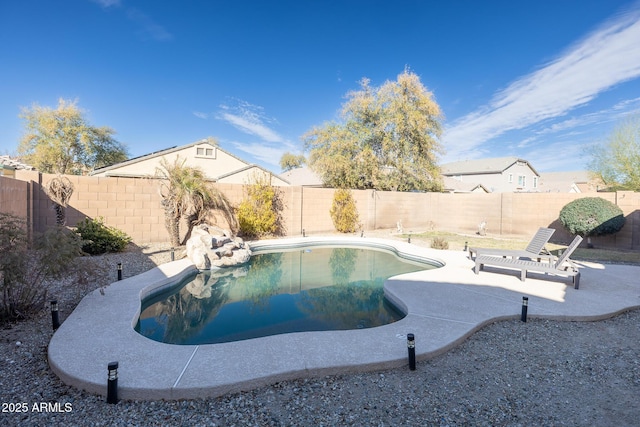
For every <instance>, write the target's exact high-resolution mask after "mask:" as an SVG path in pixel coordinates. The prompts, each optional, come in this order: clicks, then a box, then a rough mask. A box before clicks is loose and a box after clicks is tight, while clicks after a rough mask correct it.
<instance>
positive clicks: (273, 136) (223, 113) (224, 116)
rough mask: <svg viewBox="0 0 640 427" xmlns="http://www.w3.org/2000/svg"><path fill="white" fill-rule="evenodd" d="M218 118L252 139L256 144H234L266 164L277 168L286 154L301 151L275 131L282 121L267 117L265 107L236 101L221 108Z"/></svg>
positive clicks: (217, 114) (252, 142)
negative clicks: (275, 127)
mask: <svg viewBox="0 0 640 427" xmlns="http://www.w3.org/2000/svg"><path fill="white" fill-rule="evenodd" d="M215 118H216V119H217V120H220V121H223V122H225V123H227V124H229V125H231V126H233V127H234V128H235V129H237V130H239V131H240V132H242V133H244V134H246V135H249V136H250V137H252V139H253V141H250V142H238V141H233V142H232V144H233V145H234V146H235V147H236V148H237V149H238V150H241V151H243V152H245V153H248V154H250V155H251V156H253V157H254V158H256V159H258V160H260V161H262V162H264V163H268V164H270V165H274V166H277V165H278V163H279V161H280V158H281V157H282V155H283V154H284V153H285V152H287V151H297V147H296V145H295V144H293V143H292V142H291V141H290V140H289V139H287V138H286V137H284V136H282V135H280V134H279V133H278V132H277V131H276V130H274V129H273V126H274V125H277V124H278V121H277V120H276V119H274V118H272V117H269V116H268V115H267V114H265V111H264V108H263V107H261V106H258V105H254V104H251V103H249V102H246V101H243V100H239V99H234V100H232V102H231V103H228V104H223V105H220V108H219V111H218V112H217V113H216V114H215ZM255 139H258V141H256V140H255Z"/></svg>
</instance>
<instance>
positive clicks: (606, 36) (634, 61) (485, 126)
mask: <svg viewBox="0 0 640 427" xmlns="http://www.w3.org/2000/svg"><path fill="white" fill-rule="evenodd" d="M638 40H640V9H638V8H636V9H634V10H631V11H628V12H627V13H625V14H621V15H619V16H617V17H615V18H614V19H612V20H610V21H607V22H606V23H605V24H604V25H603V26H602V27H600V28H598V29H597V30H596V31H594V32H593V33H591V34H590V35H588V36H587V37H586V38H584V39H583V40H582V41H580V42H579V43H577V44H576V45H574V46H573V47H571V48H570V49H568V50H567V51H566V52H565V53H564V54H563V55H561V56H559V57H558V58H557V59H555V60H554V61H552V62H550V63H549V64H547V65H545V66H543V67H542V68H541V69H539V70H538V71H535V72H533V73H531V74H529V75H527V76H524V77H522V78H521V79H519V80H516V81H515V82H513V83H512V84H510V85H509V86H508V87H507V88H506V89H504V90H502V91H500V92H498V93H496V94H495V95H494V97H493V99H492V100H491V102H490V103H489V104H488V105H487V106H485V107H483V108H481V109H480V110H478V111H475V112H473V113H471V114H469V115H467V116H464V117H462V118H460V119H458V120H456V121H455V122H454V123H453V125H452V126H451V127H450V128H449V129H447V130H446V132H445V135H444V137H443V142H444V145H445V147H446V150H447V156H446V157H447V158H451V159H452V160H453V159H455V158H459V157H465V158H472V157H470V155H471V154H472V153H473V154H475V153H477V152H478V147H480V146H481V145H482V143H484V142H486V141H489V140H491V139H492V138H495V137H497V136H499V135H501V134H503V133H505V132H507V131H510V130H515V129H522V128H526V127H528V126H531V125H533V124H536V123H540V122H542V121H544V120H548V119H552V118H557V117H561V116H563V115H565V114H567V112H569V111H570V110H572V109H574V108H577V107H580V106H583V105H585V104H587V103H588V102H589V101H591V100H592V99H594V98H595V97H596V96H598V94H599V93H601V92H603V91H606V90H607V89H610V88H612V87H613V86H615V85H617V84H620V83H623V82H625V81H628V80H631V79H634V78H637V77H638V76H640V42H638ZM571 124H572V123H571V122H567V123H565V126H567V127H568V126H569V125H571ZM573 124H574V125H575V123H573Z"/></svg>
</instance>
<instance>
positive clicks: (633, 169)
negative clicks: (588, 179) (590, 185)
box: [588, 114, 640, 191]
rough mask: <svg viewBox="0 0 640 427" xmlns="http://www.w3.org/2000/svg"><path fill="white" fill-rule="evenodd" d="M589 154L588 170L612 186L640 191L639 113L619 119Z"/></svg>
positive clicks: (613, 188) (614, 188)
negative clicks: (611, 130)
mask: <svg viewBox="0 0 640 427" xmlns="http://www.w3.org/2000/svg"><path fill="white" fill-rule="evenodd" d="M590 154H591V161H590V162H589V165H588V167H589V170H590V171H591V172H592V173H593V174H594V175H595V176H596V177H598V178H600V179H602V181H603V182H604V183H605V185H607V186H608V187H609V188H610V189H612V190H631V191H640V114H636V115H633V116H629V117H627V118H626V119H625V120H623V121H622V122H620V123H619V124H618V125H617V126H616V127H615V129H614V130H613V132H612V133H611V135H610V136H609V138H608V139H607V140H605V141H602V142H601V143H600V144H596V145H595V146H593V147H592V148H591V153H590Z"/></svg>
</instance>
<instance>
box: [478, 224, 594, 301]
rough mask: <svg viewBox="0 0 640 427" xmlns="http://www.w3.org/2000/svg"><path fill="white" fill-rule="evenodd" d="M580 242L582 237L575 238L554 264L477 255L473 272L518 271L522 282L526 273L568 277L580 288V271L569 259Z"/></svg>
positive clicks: (575, 286)
mask: <svg viewBox="0 0 640 427" xmlns="http://www.w3.org/2000/svg"><path fill="white" fill-rule="evenodd" d="M580 242H582V237H580V236H576V238H575V239H573V242H571V244H570V245H569V247H568V248H567V249H566V250H565V251H564V253H563V254H562V255H561V256H560V257H559V258H558V260H557V261H556V262H555V263H549V262H538V261H530V260H524V259H519V258H500V257H497V256H491V255H478V256H476V265H475V267H474V270H473V271H474V272H475V273H476V274H478V273H479V272H480V270H482V268H483V267H484V266H485V265H490V266H492V267H504V268H509V269H514V270H520V280H522V281H523V282H524V280H525V279H526V278H527V271H535V272H538V273H549V274H555V275H558V276H569V277H571V278H572V280H573V285H574V288H576V289H578V288H579V287H580V270H578V267H577V266H576V265H575V264H574V263H573V261H571V260H570V259H569V257H570V256H571V254H572V253H573V251H575V250H576V248H577V247H578V245H579V244H580Z"/></svg>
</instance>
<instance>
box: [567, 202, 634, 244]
mask: <svg viewBox="0 0 640 427" xmlns="http://www.w3.org/2000/svg"><path fill="white" fill-rule="evenodd" d="M560 222H561V223H562V225H563V226H564V227H565V228H566V229H567V230H568V231H569V232H570V233H572V234H577V235H579V236H582V237H585V236H601V235H605V234H613V233H617V232H618V231H620V229H621V228H622V226H623V225H624V215H623V213H622V209H620V208H619V207H618V206H616V205H615V204H613V203H611V202H610V201H608V200H605V199H603V198H601V197H584V198H582V199H576V200H574V201H573V202H570V203H567V204H566V205H565V206H564V207H563V208H562V210H561V211H560Z"/></svg>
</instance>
